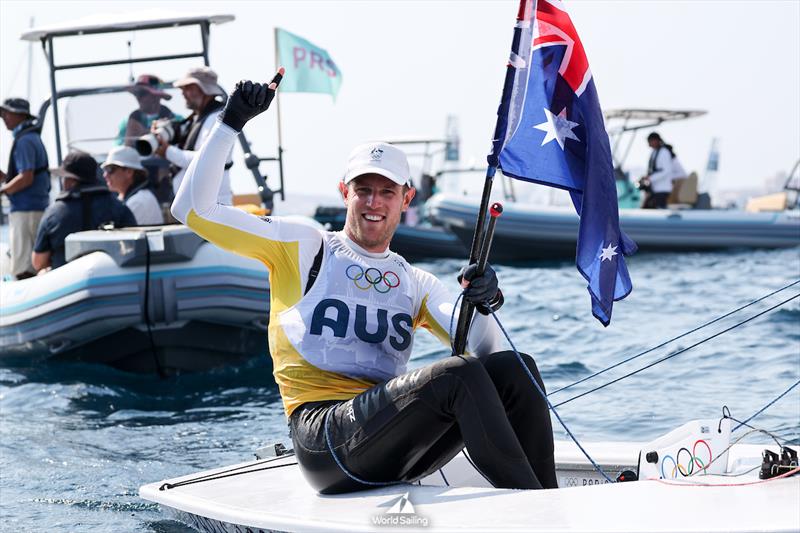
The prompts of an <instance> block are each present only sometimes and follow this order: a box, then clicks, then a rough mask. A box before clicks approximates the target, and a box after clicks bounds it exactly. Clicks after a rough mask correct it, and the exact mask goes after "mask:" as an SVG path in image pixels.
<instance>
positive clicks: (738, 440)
mask: <svg viewBox="0 0 800 533" xmlns="http://www.w3.org/2000/svg"><path fill="white" fill-rule="evenodd" d="M728 418H730V417H728ZM753 433H763V434H764V435H767V436H769V437H772V439H773V440H774V441H775V443H776V444H777V445H778V446H781V443H780V442H779V441H778V438H777V437H775V435H773V434H772V433H770V432H769V431H766V430H764V429H757V428H756V429H751V430H750V431H748V432H747V433H745V434H744V435H742V436H741V437H739V438H738V439H736V440H735V441H733V442H732V443H730V444H729V445H728V447H727V448H725V449H724V450H722V451H721V452H720V453H718V454H717V456H716V457H714V458H713V459H712V460H711V462H709V463H708V464H707V465H705V466H703V467H702V468H701V469H699V470H697V471H696V472H693V473H691V474H689V476H688V477H694V476H697V475H700V473H701V472H702V473H703V475H706V476H707V475H712V474H709V473H708V469H709V468H711V465H713V464H714V463H716V462H717V460H718V459H719V458H720V457H723V456H724V455H725V454H726V453H728V450H730V449H731V448H733V447H734V446H735V445H737V444H739V443H740V442H741V441H742V440H744V438H745V437H749V436H750V435H752V434H753ZM757 468H761V466H760V465H759V466H758V467H757ZM753 470H755V469H753ZM748 472H752V470H749V471H748ZM714 475H719V474H714ZM736 475H741V474H736Z"/></svg>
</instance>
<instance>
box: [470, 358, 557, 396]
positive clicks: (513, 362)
mask: <svg viewBox="0 0 800 533" xmlns="http://www.w3.org/2000/svg"><path fill="white" fill-rule="evenodd" d="M520 356H521V357H522V360H523V361H524V363H525V366H527V367H528V369H529V370H530V372H531V374H532V375H533V378H534V379H535V380H536V382H537V383H538V384H539V386H540V387H542V390H544V382H543V381H542V377H541V375H540V374H539V368H538V367H537V366H536V361H534V360H533V357H531V356H530V355H528V354H526V353H520ZM483 364H484V366H485V367H486V371H487V372H488V373H489V375H490V376H491V377H492V380H497V379H502V380H509V379H521V380H525V381H528V382H530V379H529V378H528V374H527V372H525V369H524V368H522V365H521V364H520V361H519V358H518V357H517V354H516V353H514V352H513V351H511V350H507V351H503V352H495V353H493V354H491V355H490V356H489V357H486V358H484V360H483Z"/></svg>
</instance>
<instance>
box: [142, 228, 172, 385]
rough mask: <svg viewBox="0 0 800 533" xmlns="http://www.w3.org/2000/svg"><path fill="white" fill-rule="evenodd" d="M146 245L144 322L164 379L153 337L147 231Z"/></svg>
mask: <svg viewBox="0 0 800 533" xmlns="http://www.w3.org/2000/svg"><path fill="white" fill-rule="evenodd" d="M144 247H145V251H146V252H147V255H146V256H145V266H144V323H145V325H146V326H147V337H148V339H149V340H150V352H151V353H152V354H153V361H154V362H155V365H156V372H157V373H158V377H160V378H161V379H164V378H166V377H167V373H166V372H165V371H164V368H163V367H162V366H161V359H160V358H159V357H158V351H157V350H156V341H155V340H154V339H153V329H152V320H150V240H149V239H148V238H147V232H146V231H145V232H144Z"/></svg>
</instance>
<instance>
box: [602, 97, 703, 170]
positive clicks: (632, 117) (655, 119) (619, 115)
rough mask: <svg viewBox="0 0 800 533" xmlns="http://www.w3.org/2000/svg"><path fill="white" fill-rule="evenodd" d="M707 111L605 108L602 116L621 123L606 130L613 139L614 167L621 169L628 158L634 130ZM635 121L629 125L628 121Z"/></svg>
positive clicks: (691, 116) (697, 115)
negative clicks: (622, 148) (620, 153)
mask: <svg viewBox="0 0 800 533" xmlns="http://www.w3.org/2000/svg"><path fill="white" fill-rule="evenodd" d="M706 113H708V112H707V111H703V110H701V109H635V108H623V109H607V110H605V111H603V116H604V117H605V119H606V120H607V121H608V120H622V121H623V122H622V125H621V126H619V127H618V128H614V129H610V130H609V131H608V134H609V137H611V138H613V139H614V146H613V147H612V151H611V157H612V158H613V159H614V163H615V167H616V168H617V169H618V170H621V169H622V164H623V163H624V162H625V160H626V159H627V158H628V154H629V153H630V151H631V147H632V146H633V141H634V139H635V138H636V132H637V131H638V130H641V129H644V128H654V127H656V126H658V125H660V124H662V123H664V122H670V121H675V120H686V119H689V118H695V117H702V116H703V115H705V114H706ZM631 121H634V122H635V123H634V124H632V125H629V122H631ZM628 132H631V135H630V138H629V139H628V146H627V147H626V148H625V153H624V154H623V156H622V157H621V158H618V157H617V150H618V149H619V145H620V142H621V140H622V137H623V136H624V135H625V134H626V133H628Z"/></svg>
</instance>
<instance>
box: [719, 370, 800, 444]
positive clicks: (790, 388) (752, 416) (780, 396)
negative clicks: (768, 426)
mask: <svg viewBox="0 0 800 533" xmlns="http://www.w3.org/2000/svg"><path fill="white" fill-rule="evenodd" d="M798 385H800V379H798V380H797V381H795V382H794V384H793V385H792V386H791V387H789V388H788V389H786V390H785V391H783V392H782V393H781V394H780V395H779V396H778V397H777V398H775V399H774V400H772V401H771V402H769V403H768V404H767V405H765V406H764V407H762V408H761V409H759V410H758V411H756V412H755V413H754V414H752V415H750V418H747V419H745V421H744V422H739V421H738V420H737V421H736V422H739V425H738V426H736V427H735V428H733V430H732V431H736V430H737V429H739V428H740V427H742V426H746V425H747V423H748V422H750V421H751V420H752V419H754V418H755V417H757V416H758V415H760V414H761V413H763V412H764V411H766V410H767V409H768V408H769V407H771V406H772V404H774V403H775V402H777V401H778V400H780V399H781V398H783V397H784V396H786V395H787V394H789V392H790V391H791V390H792V389H793V388H795V387H797V386H798Z"/></svg>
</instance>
